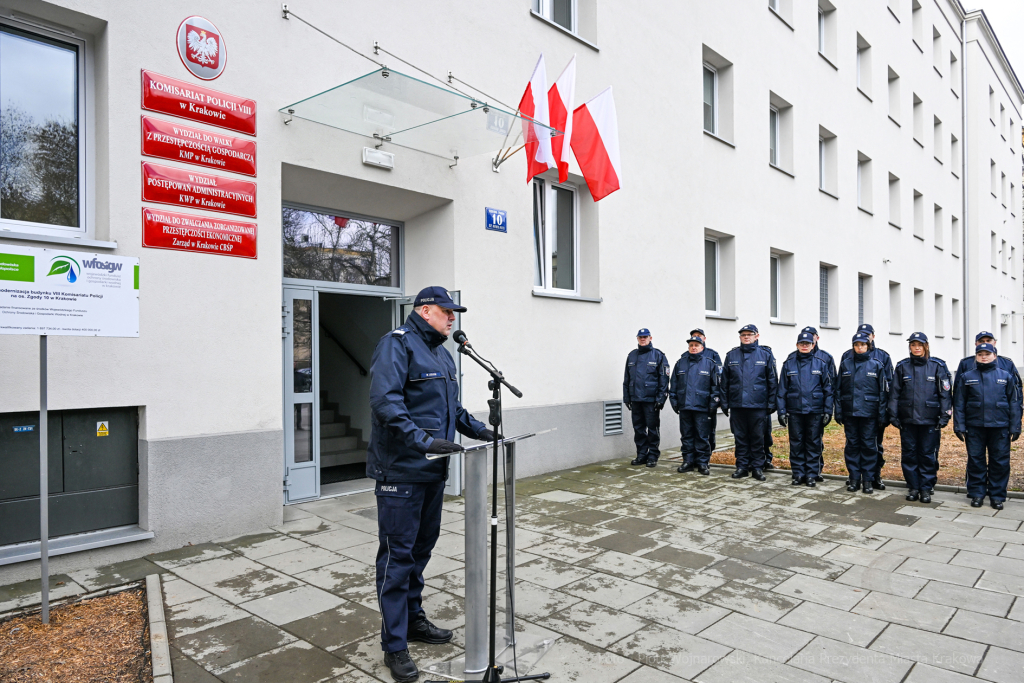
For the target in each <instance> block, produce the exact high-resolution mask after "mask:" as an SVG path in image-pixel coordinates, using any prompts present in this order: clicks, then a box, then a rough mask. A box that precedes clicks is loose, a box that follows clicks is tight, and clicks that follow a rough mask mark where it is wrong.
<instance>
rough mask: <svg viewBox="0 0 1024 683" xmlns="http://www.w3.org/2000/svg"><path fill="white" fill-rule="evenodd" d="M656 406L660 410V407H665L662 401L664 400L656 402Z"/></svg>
mask: <svg viewBox="0 0 1024 683" xmlns="http://www.w3.org/2000/svg"><path fill="white" fill-rule="evenodd" d="M657 407H658V410H661V409H662V408H664V407H665V402H664V401H662V402H661V403H658V404H657Z"/></svg>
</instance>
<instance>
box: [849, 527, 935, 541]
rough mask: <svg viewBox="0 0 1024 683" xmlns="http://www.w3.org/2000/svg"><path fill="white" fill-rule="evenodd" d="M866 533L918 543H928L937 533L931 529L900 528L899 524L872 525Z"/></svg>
mask: <svg viewBox="0 0 1024 683" xmlns="http://www.w3.org/2000/svg"><path fill="white" fill-rule="evenodd" d="M864 533H866V534H874V535H876V536H885V537H886V538H900V539H903V540H904V541H917V542H918V543H927V542H928V539H929V538H931V537H932V536H934V535H935V534H936V532H935V531H932V530H930V529H922V528H920V527H908V526H900V525H897V524H888V523H886V522H878V523H877V524H872V525H871V526H869V527H868V528H867V529H865V530H864Z"/></svg>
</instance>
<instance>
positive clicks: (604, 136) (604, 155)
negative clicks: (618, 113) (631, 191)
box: [571, 86, 622, 202]
mask: <svg viewBox="0 0 1024 683" xmlns="http://www.w3.org/2000/svg"><path fill="white" fill-rule="evenodd" d="M573 118H574V119H575V127H576V130H575V132H574V133H573V136H572V141H571V144H572V151H573V152H574V153H575V154H576V161H578V162H579V164H580V170H581V171H583V177H584V178H585V179H586V181H587V187H588V188H590V195H591V196H592V197H593V198H594V201H595V202H596V201H598V200H601V199H604V198H605V197H607V196H608V195H610V194H611V193H612V192H615V191H616V190H618V189H619V187H621V180H622V172H621V169H622V166H621V165H620V163H619V123H618V120H617V119H616V117H615V100H614V99H613V98H612V88H611V86H608V88H606V89H605V90H604V91H603V92H602V93H601V94H600V95H598V96H597V97H595V98H594V99H592V100H590V101H589V102H587V103H586V104H581V105H580V106H579V107H577V108H576V110H575V111H574V112H573Z"/></svg>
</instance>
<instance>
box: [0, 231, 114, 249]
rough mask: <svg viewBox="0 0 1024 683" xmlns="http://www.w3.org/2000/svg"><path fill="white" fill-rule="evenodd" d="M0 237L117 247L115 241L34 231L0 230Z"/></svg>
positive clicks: (83, 245) (101, 247)
mask: <svg viewBox="0 0 1024 683" xmlns="http://www.w3.org/2000/svg"><path fill="white" fill-rule="evenodd" d="M0 239H7V240H26V241H29V242H43V243H47V244H66V245H69V246H73V247H91V248H92V249H117V242H104V241H103V240H92V239H86V238H85V237H61V236H59V235H37V234H36V233H34V232H14V231H7V230H0Z"/></svg>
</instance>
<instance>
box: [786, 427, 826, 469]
mask: <svg viewBox="0 0 1024 683" xmlns="http://www.w3.org/2000/svg"><path fill="white" fill-rule="evenodd" d="M820 458H821V413H803V414H801V413H790V414H789V466H790V467H791V468H792V470H793V478H794V479H803V478H805V477H814V476H815V475H817V474H818V471H819V469H818V460H819V459H820Z"/></svg>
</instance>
